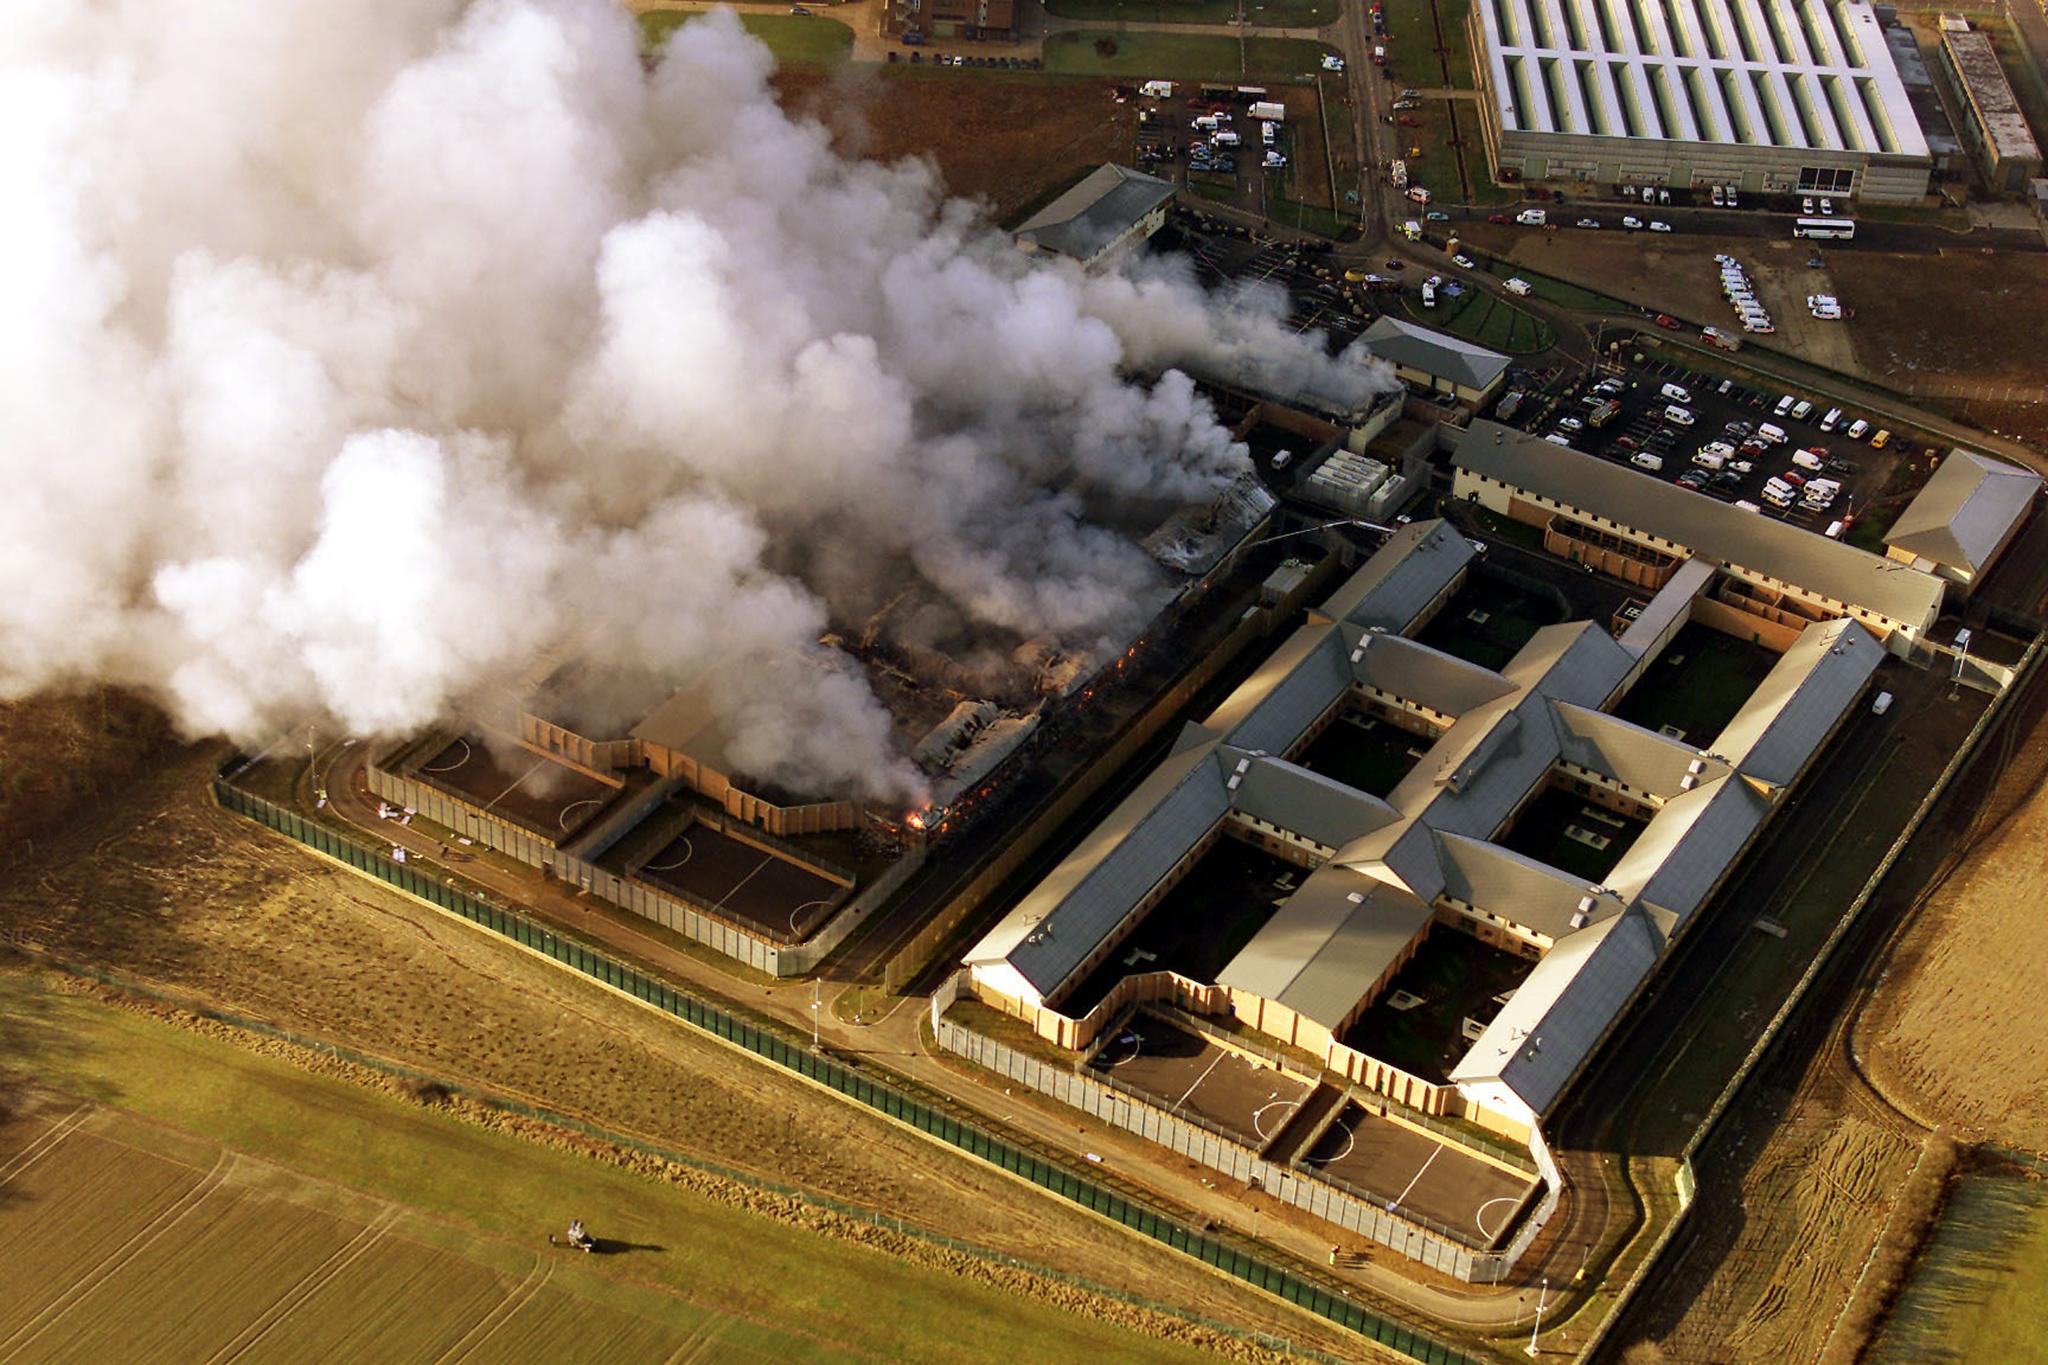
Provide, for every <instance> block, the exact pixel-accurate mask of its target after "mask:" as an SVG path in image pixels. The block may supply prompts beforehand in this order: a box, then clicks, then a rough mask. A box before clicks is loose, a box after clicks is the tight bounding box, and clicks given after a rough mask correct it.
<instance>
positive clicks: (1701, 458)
mask: <svg viewBox="0 0 2048 1365" xmlns="http://www.w3.org/2000/svg"><path fill="white" fill-rule="evenodd" d="M1692 462H1693V463H1694V464H1696V465H1698V466H1699V467H1700V468H1701V469H1711V470H1714V471H1716V472H1719V471H1720V470H1722V469H1725V468H1726V467H1727V465H1728V457H1727V456H1726V455H1720V454H1716V453H1715V452H1714V451H1711V450H1702V451H1701V452H1700V453H1699V454H1697V455H1695V456H1693V457H1692Z"/></svg>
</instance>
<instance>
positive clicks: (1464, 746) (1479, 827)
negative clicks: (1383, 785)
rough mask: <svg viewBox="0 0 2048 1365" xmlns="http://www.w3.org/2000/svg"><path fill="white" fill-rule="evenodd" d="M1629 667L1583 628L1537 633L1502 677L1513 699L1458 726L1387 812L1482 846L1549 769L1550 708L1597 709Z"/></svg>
mask: <svg viewBox="0 0 2048 1365" xmlns="http://www.w3.org/2000/svg"><path fill="white" fill-rule="evenodd" d="M1633 663H1634V660H1633V659H1632V658H1631V657H1630V656H1629V654H1628V653H1627V651H1625V650H1623V649H1622V647H1621V646H1620V645H1619V644H1617V643H1615V641H1614V638H1613V637H1612V636H1610V635H1608V634H1607V633H1606V632H1605V631H1603V630H1601V629H1599V628H1598V627H1597V626H1595V625H1593V624H1592V623H1591V622H1590V621H1577V622H1568V623H1566V624H1563V625H1556V626H1546V627H1544V628H1543V629H1542V630H1539V631H1537V632H1536V634H1535V635H1533V636H1532V637H1530V640H1529V643H1527V644H1526V645H1524V646H1523V647H1522V649H1521V650H1520V652H1518V653H1517V654H1516V655H1515V657H1514V658H1513V659H1511V660H1509V661H1508V664H1507V667H1506V668H1504V669H1503V670H1502V676H1503V677H1504V678H1505V679H1506V680H1507V681H1509V682H1511V683H1512V684H1514V686H1515V688H1516V689H1517V690H1516V691H1514V692H1513V693H1511V694H1508V695H1505V696H1502V697H1500V698H1498V699H1496V700H1494V701H1490V702H1487V703H1485V704H1483V705H1481V706H1477V707H1474V708H1473V709H1472V710H1470V711H1467V712H1466V713H1465V714H1464V715H1462V716H1460V717H1459V718H1458V719H1457V721H1456V722H1455V723H1453V724H1452V726H1451V728H1450V729H1448V730H1446V731H1445V732H1444V733H1443V735H1442V736H1441V737H1440V738H1439V739H1438V740H1437V742H1436V744H1435V745H1433V746H1432V747H1431V748H1430V751H1429V752H1428V753H1427V754H1425V755H1424V756H1423V758H1422V761H1421V762H1419V763H1417V764H1416V765H1415V766H1414V767H1413V768H1411V769H1409V771H1408V774H1407V775H1406V776H1405V777H1403V778H1402V779H1401V781H1400V782H1399V783H1397V784H1396V785H1395V787H1394V790H1393V791H1392V792H1390V793H1388V796H1387V802H1388V804H1389V805H1391V806H1393V807H1394V808H1395V809H1396V810H1398V811H1400V812H1401V813H1402V814H1403V815H1404V816H1421V817H1422V818H1424V819H1426V820H1427V821H1428V822H1429V823H1430V824H1431V825H1432V826H1434V827H1435V828H1437V829H1439V830H1444V831H1446V832H1450V833H1456V834H1466V835H1470V836H1472V837H1473V838H1479V839H1484V838H1488V837H1491V835H1492V834H1493V832H1494V831H1495V830H1496V829H1498V828H1500V825H1501V823H1502V822H1503V821H1504V820H1506V819H1507V818H1508V816H1509V815H1510V814H1511V813H1512V812H1513V811H1514V809H1515V807H1516V806H1518V805H1520V804H1521V802H1522V798H1524V797H1525V796H1527V795H1528V794H1529V791H1530V789H1531V788H1533V787H1534V786H1535V785H1536V783H1537V782H1539V781H1541V780H1542V778H1543V774H1544V773H1545V772H1546V771H1547V770H1548V769H1549V767H1550V765H1551V764H1552V763H1554V762H1556V761H1557V757H1558V753H1559V738H1558V732H1557V726H1556V722H1555V721H1553V720H1552V719H1551V716H1550V709H1549V703H1550V701H1551V700H1552V699H1558V700H1565V701H1571V702H1576V703H1579V704H1581V705H1585V706H1597V705H1599V704H1601V703H1602V702H1604V701H1606V699H1607V698H1608V697H1609V696H1610V695H1611V694H1612V693H1613V691H1614V689H1615V688H1616V687H1617V686H1618V685H1619V684H1620V682H1621V679H1622V678H1623V677H1624V676H1626V675H1627V673H1628V670H1629V668H1630V667H1631V665H1632V664H1633Z"/></svg>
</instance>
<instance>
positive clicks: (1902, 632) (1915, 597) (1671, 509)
mask: <svg viewBox="0 0 2048 1365" xmlns="http://www.w3.org/2000/svg"><path fill="white" fill-rule="evenodd" d="M1451 463H1452V467H1453V470H1454V477H1453V482H1452V490H1453V493H1454V495H1455V496H1457V497H1459V498H1464V499H1467V500H1469V501H1471V502H1476V503H1478V504H1479V505H1481V506H1483V507H1485V508H1487V509H1488V510H1489V511H1493V512H1496V513H1498V514H1500V515H1501V516H1504V517H1510V518H1512V519H1514V520H1515V521H1519V522H1522V523H1523V524H1525V525H1528V526H1534V527H1537V528H1538V529H1540V530H1541V531H1542V532H1543V541H1544V547H1545V548H1546V549H1548V550H1549V551H1550V552H1551V553H1552V554H1556V555H1560V556H1562V557H1564V558H1567V559H1572V560H1576V561H1579V562H1581V563H1584V564H1589V565H1592V566H1593V567H1594V568H1596V569H1598V570H1600V571H1601V572H1603V573H1607V574H1610V575H1612V576H1614V577H1616V578H1620V579H1623V580H1625V581H1627V582H1631V583H1635V584H1638V585H1640V586H1642V587H1646V588H1650V589H1653V590H1654V589H1656V588H1660V587H1662V586H1663V585H1664V584H1665V583H1666V582H1667V581H1669V579H1670V578H1671V576H1672V575H1673V574H1674V573H1676V572H1677V571H1678V569H1679V566H1680V565H1682V564H1684V563H1685V562H1686V561H1688V560H1691V559H1693V558H1695V557H1698V558H1702V559H1705V560H1708V561H1710V562H1711V563H1712V564H1713V565H1714V568H1715V570H1716V572H1715V575H1714V579H1713V581H1712V583H1711V584H1709V586H1708V587H1707V589H1706V593H1705V596H1704V597H1703V599H1702V600H1701V601H1700V603H1699V604H1698V605H1697V606H1696V607H1695V608H1694V611H1695V614H1696V615H1697V616H1699V617H1700V618H1702V619H1705V618H1708V617H1711V618H1712V620H1711V624H1712V625H1713V626H1714V628H1715V629H1718V630H1721V631H1724V632H1726V633H1727V634H1730V635H1734V636H1736V637H1737V638H1739V639H1745V640H1753V641H1755V642H1757V643H1759V644H1762V645H1765V646H1767V647H1769V648H1771V649H1774V650H1784V649H1787V648H1790V647H1791V645H1792V643H1793V642H1794V641H1795V640H1797V639H1798V638H1799V637H1800V633H1801V632H1802V631H1804V630H1805V629H1806V628H1807V627H1808V626H1810V625H1812V624H1813V623H1814V622H1816V621H1829V620H1834V619H1837V618H1843V617H1846V618H1850V619H1853V620H1855V621H1857V622H1859V623H1860V624H1862V625H1863V626H1864V627H1865V628H1867V629H1868V630H1869V631H1870V632H1871V633H1872V634H1874V635H1875V636H1877V638H1878V639H1880V640H1882V641H1883V642H1884V644H1885V647H1886V648H1887V649H1889V650H1890V651H1891V652H1892V653H1894V654H1898V655H1900V656H1902V657H1903V656H1905V655H1908V654H1910V653H1911V652H1912V650H1913V648H1914V646H1915V645H1916V644H1917V643H1919V642H1921V641H1923V640H1925V639H1926V637H1927V634H1928V632H1929V631H1930V630H1932V629H1933V627H1934V623H1935V621H1936V620H1937V619H1938V618H1939V617H1940V615H1941V604H1942V598H1943V590H1944V580H1943V579H1941V578H1937V577H1935V576H1934V575H1933V574H1931V573H1920V572H1915V571H1912V570H1910V569H1908V568H1907V567H1906V566H1905V565H1903V564H1899V563H1897V562H1896V561H1895V560H1887V559H1883V558H1880V557H1878V556H1877V555H1873V554H1870V553H1868V552H1866V551H1863V550H1859V549H1857V548H1856V547H1855V546H1853V545H1846V544H1844V543H1842V542H1841V541H1839V540H1832V539H1829V538H1828V537H1826V536H1820V535H1815V534H1814V533H1812V532H1811V531H1807V530H1804V529H1802V528H1800V527H1797V526H1793V525H1791V524H1790V523H1787V522H1782V521H1779V520H1777V519H1776V518H1774V517H1765V516H1759V515H1758V514H1756V513H1754V512H1750V511H1747V510H1745V509H1743V508H1740V507H1736V506H1734V505H1733V504H1731V503H1725V502H1722V501H1720V500H1719V499H1717V498H1710V497H1708V496H1706V495H1705V494H1703V493H1695V492H1693V491H1692V490H1691V489H1687V488H1680V487H1679V486H1678V485H1676V484H1670V483H1666V482H1664V481H1663V480H1662V479H1653V478H1649V477H1647V476H1645V475H1643V474H1641V473H1638V472H1637V471H1636V470H1633V469H1630V468H1629V467H1627V466H1626V465H1619V464H1614V463H1612V462H1610V461H1607V460H1602V459H1599V458H1596V457H1595V456H1592V455H1587V454H1584V453H1583V452H1581V451H1577V450H1573V449H1571V448H1569V447H1566V446H1560V445H1557V444H1556V443H1555V442H1552V441H1547V440H1544V439H1542V438H1541V437H1538V436H1532V435H1529V434H1528V433H1526V432H1521V431H1516V430H1514V429H1513V428H1511V427H1505V426H1502V425H1500V424H1499V423H1496V422H1485V421H1480V422H1474V423H1473V424H1472V426H1471V428H1470V429H1469V430H1468V431H1466V432H1465V433H1464V434H1463V435H1462V436H1461V437H1460V438H1459V441H1458V446H1457V449H1456V450H1455V451H1454V452H1453V453H1452V456H1451Z"/></svg>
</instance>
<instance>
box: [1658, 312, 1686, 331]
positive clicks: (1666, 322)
mask: <svg viewBox="0 0 2048 1365" xmlns="http://www.w3.org/2000/svg"><path fill="white" fill-rule="evenodd" d="M1657 325H1658V326H1659V327H1664V328H1668V329H1669V330H1671V331H1674V332H1675V331H1677V330H1678V329H1679V327H1680V326H1681V325H1682V324H1681V323H1680V322H1679V321H1678V319H1677V318H1675V317H1672V316H1671V314H1669V313H1659V314H1657Z"/></svg>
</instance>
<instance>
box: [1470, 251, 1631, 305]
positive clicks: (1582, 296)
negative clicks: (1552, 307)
mask: <svg viewBox="0 0 2048 1365" xmlns="http://www.w3.org/2000/svg"><path fill="white" fill-rule="evenodd" d="M1493 268H1494V273H1495V274H1498V275H1507V276H1518V277H1520V278H1521V279H1524V280H1527V281H1528V282H1529V293H1530V294H1531V295H1532V296H1534V297H1536V298H1539V299H1542V300H1544V301H1545V302H1548V303H1554V304H1556V305H1558V307H1560V308H1585V309H1589V310H1594V311H1600V312H1614V313H1626V312H1630V311H1632V309H1631V307H1630V305H1628V304H1626V303H1623V302H1622V301H1621V300H1620V299H1616V298H1610V297H1608V296H1607V295H1605V294H1602V293H1598V292H1596V291H1595V290H1591V289H1582V288H1580V287H1579V286H1578V285H1576V284H1566V283H1565V282H1564V281H1563V280H1554V279H1552V278H1551V277H1550V276H1548V275H1540V274H1538V273H1536V272H1535V271H1533V270H1530V269H1529V268H1528V267H1527V266H1520V265H1516V264H1515V263H1514V262H1512V261H1495V262H1494V263H1493Z"/></svg>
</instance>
